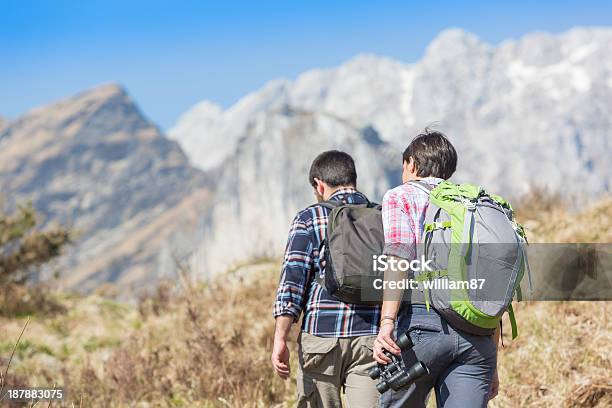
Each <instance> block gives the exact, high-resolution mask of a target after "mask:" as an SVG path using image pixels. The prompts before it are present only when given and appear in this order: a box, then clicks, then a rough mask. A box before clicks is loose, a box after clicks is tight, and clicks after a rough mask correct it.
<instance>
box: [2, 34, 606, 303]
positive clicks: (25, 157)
mask: <svg viewBox="0 0 612 408" xmlns="http://www.w3.org/2000/svg"><path fill="white" fill-rule="evenodd" d="M611 57H612V30H610V29H595V28H589V29H587V28H581V29H574V30H571V31H568V32H566V33H563V34H560V35H550V34H543V33H537V34H531V35H528V36H525V37H524V38H522V39H520V40H518V41H505V42H503V43H501V44H499V45H497V46H492V45H489V44H486V43H484V42H482V41H481V40H479V39H478V38H477V37H476V36H474V35H472V34H469V33H466V32H464V31H462V30H448V31H445V32H443V33H441V34H440V35H439V36H438V37H437V38H436V39H435V40H434V41H433V42H432V43H431V44H430V46H429V47H428V49H427V51H426V53H425V55H424V57H423V58H422V59H421V60H419V61H417V62H415V63H412V64H406V63H402V62H399V61H394V60H392V59H389V58H382V57H377V56H371V55H362V56H358V57H356V58H354V59H352V60H350V61H348V62H347V63H345V64H343V65H341V66H340V67H337V68H333V69H320V70H312V71H309V72H306V73H304V74H303V75H300V76H299V77H298V78H297V79H295V80H293V81H290V80H276V81H272V82H270V83H268V84H267V85H266V86H264V87H263V88H262V89H260V90H258V91H256V92H253V93H252V94H249V95H247V96H245V97H244V98H242V99H241V100H240V101H238V102H237V103H236V104H235V105H234V106H232V107H230V108H229V109H226V110H224V109H222V108H220V107H219V106H216V105H214V104H212V103H210V102H206V101H205V102H201V103H199V104H198V105H196V106H195V107H194V108H193V109H191V110H190V111H189V112H187V113H185V114H184V115H183V116H182V117H181V118H180V120H179V121H178V123H177V125H176V126H175V127H174V128H173V129H171V130H170V132H169V136H170V138H171V139H173V140H174V141H173V140H169V139H167V138H165V136H164V135H163V134H162V133H161V132H160V130H159V129H158V128H157V127H156V126H154V125H153V124H151V122H149V121H148V120H147V119H146V118H145V117H144V116H143V115H142V113H141V112H140V111H139V110H138V108H137V107H136V106H135V104H134V103H133V101H132V100H131V99H130V97H129V96H128V95H127V94H126V92H125V91H124V90H123V89H122V88H120V87H118V86H116V85H106V86H101V87H98V88H95V89H92V90H89V91H86V92H83V93H81V94H79V95H76V96H74V97H72V98H68V99H66V100H64V101H60V102H57V103H55V104H52V105H49V106H46V107H43V108H39V109H36V110H33V111H32V112H30V113H28V114H26V115H24V116H22V117H21V118H18V119H16V120H13V121H11V122H9V123H8V124H5V125H4V127H2V125H0V191H1V195H2V196H3V198H4V202H5V205H6V206H8V207H9V208H11V207H14V206H15V205H16V204H17V203H19V202H21V201H23V200H28V199H29V200H32V201H33V203H34V205H35V207H36V208H37V209H38V210H39V212H40V213H41V214H43V216H44V220H45V222H56V221H59V222H61V223H64V224H66V223H67V224H72V225H74V227H75V228H76V229H77V230H78V232H79V234H80V235H79V239H78V242H77V244H76V245H75V246H74V247H73V248H72V250H71V251H70V253H69V254H67V256H66V257H65V258H64V259H63V260H62V265H61V266H62V268H61V270H62V271H63V272H64V273H63V282H64V283H65V285H66V286H68V287H70V288H76V289H79V290H83V291H89V290H92V289H95V288H96V287H97V286H98V285H100V284H101V283H102V282H113V283H116V284H117V285H118V286H119V287H120V288H121V289H122V290H123V291H124V292H129V291H130V290H131V289H132V288H137V287H141V286H143V285H147V284H150V283H151V282H153V281H155V280H156V279H157V278H158V277H160V276H162V275H164V274H169V273H172V272H173V271H174V270H175V269H176V262H177V261H181V262H188V263H189V265H190V267H191V270H192V271H193V273H194V274H196V275H197V276H199V277H207V276H210V275H212V274H215V273H219V272H223V271H225V270H226V269H227V268H228V267H231V266H232V265H237V264H240V263H241V262H244V261H248V260H250V259H253V258H257V257H262V256H272V257H277V256H279V255H280V254H282V251H283V248H284V244H285V239H286V233H287V230H288V227H289V223H290V221H291V219H292V217H293V216H294V214H295V212H296V211H297V210H299V209H301V208H304V207H306V206H307V205H309V204H311V203H312V202H313V201H314V197H313V193H312V189H311V187H310V186H309V184H308V180H307V172H308V168H309V165H310V163H311V161H312V159H313V158H314V157H315V156H316V155H317V154H318V153H320V152H321V151H323V150H327V149H333V148H335V149H341V150H344V151H347V152H349V153H350V154H352V155H353V157H354V158H355V160H356V164H357V170H358V187H359V189H360V190H362V191H363V192H364V193H366V194H367V195H368V196H369V197H370V198H371V199H372V200H374V201H379V200H380V199H381V197H382V195H383V194H384V192H385V191H386V189H388V188H389V187H390V186H393V185H396V184H397V183H399V176H400V174H399V173H400V170H401V151H402V150H403V149H404V148H405V146H406V145H407V143H408V142H409V141H410V139H411V138H412V137H413V136H414V135H415V134H416V133H417V132H418V131H419V130H421V129H422V128H423V127H425V126H426V125H428V124H430V123H432V122H438V123H439V125H438V126H439V127H440V128H441V129H442V130H444V131H445V132H446V133H447V134H448V135H449V137H450V138H451V139H452V140H453V141H454V143H455V145H456V147H457V148H458V150H459V154H460V160H459V169H458V172H457V175H456V177H455V180H457V181H466V180H468V181H471V182H475V183H480V184H482V185H484V186H486V187H487V188H489V189H490V190H494V191H496V192H498V193H500V194H503V195H505V196H509V197H512V196H516V195H518V194H520V193H522V192H525V191H527V189H528V188H529V187H530V185H533V184H535V185H541V186H548V187H550V188H552V189H556V190H560V191H562V192H564V193H567V194H569V193H577V192H585V193H587V194H590V195H597V194H599V193H603V192H609V191H610V182H611V176H612V171H611V170H612V164H611V162H610V160H609V157H610V156H611V153H612V146H611V144H610V140H611V137H610V136H611V135H610V132H611V131H612V126H611V125H612V123H611V121H612V115H610V106H612V64H610V63H609V62H608V61H612V58H611ZM181 148H182V149H181ZM183 152H186V154H187V155H186V154H185V153H183ZM190 162H191V163H190Z"/></svg>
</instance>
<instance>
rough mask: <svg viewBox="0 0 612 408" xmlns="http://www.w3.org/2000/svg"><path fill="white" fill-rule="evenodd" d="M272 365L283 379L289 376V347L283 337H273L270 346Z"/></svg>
mask: <svg viewBox="0 0 612 408" xmlns="http://www.w3.org/2000/svg"><path fill="white" fill-rule="evenodd" d="M272 366H273V367H274V370H275V371H276V374H278V376H279V377H280V378H282V379H283V380H286V379H287V378H289V374H290V372H291V367H290V366H289V347H287V341H286V340H283V339H278V338H275V339H274V346H273V347H272Z"/></svg>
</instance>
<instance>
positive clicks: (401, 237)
mask: <svg viewBox="0 0 612 408" xmlns="http://www.w3.org/2000/svg"><path fill="white" fill-rule="evenodd" d="M422 180H423V181H425V182H426V183H428V184H431V185H432V186H436V185H438V184H439V183H440V182H441V181H442V179H439V178H435V177H427V178H424V179H422ZM428 205H429V196H428V195H427V194H426V193H425V192H424V191H422V190H419V188H418V187H415V186H414V185H412V184H410V183H405V184H402V185H400V186H397V187H395V188H393V189H391V190H389V191H387V193H386V194H385V196H384V198H383V202H382V217H383V229H384V232H385V246H384V249H383V253H384V254H385V255H393V256H397V257H399V258H404V259H410V260H411V259H414V258H416V253H417V243H419V242H420V240H421V236H422V235H423V224H424V223H425V211H426V210H427V206H428Z"/></svg>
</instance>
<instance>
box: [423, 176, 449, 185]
mask: <svg viewBox="0 0 612 408" xmlns="http://www.w3.org/2000/svg"><path fill="white" fill-rule="evenodd" d="M421 181H424V182H426V183H427V184H433V185H438V184H440V183H441V182H443V181H444V179H441V178H439V177H423V178H422V179H421Z"/></svg>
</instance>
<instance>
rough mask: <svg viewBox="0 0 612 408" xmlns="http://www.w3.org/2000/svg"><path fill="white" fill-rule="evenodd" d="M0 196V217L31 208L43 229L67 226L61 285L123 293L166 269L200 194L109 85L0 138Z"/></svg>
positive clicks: (32, 115) (178, 155)
mask: <svg viewBox="0 0 612 408" xmlns="http://www.w3.org/2000/svg"><path fill="white" fill-rule="evenodd" d="M0 191H1V192H2V193H1V194H2V196H3V199H4V204H5V205H6V206H7V207H8V208H9V209H10V208H14V207H15V205H16V204H17V203H20V202H23V201H26V200H31V201H32V203H33V204H34V206H35V208H36V209H37V210H38V212H39V213H40V214H41V215H42V217H43V223H48V222H60V223H62V224H64V225H71V226H73V227H74V229H75V230H76V231H77V233H78V236H79V238H78V240H77V243H76V245H75V246H74V247H73V248H72V249H71V250H70V252H69V254H68V255H67V256H66V257H65V259H64V260H63V262H62V268H61V269H62V270H63V271H65V273H64V274H63V282H64V283H65V284H66V285H67V286H69V287H71V288H77V289H80V290H84V291H86V290H91V289H93V288H95V287H96V286H97V285H99V284H100V283H101V282H114V283H116V284H117V285H118V286H119V287H120V288H121V289H123V290H127V289H128V288H131V287H137V286H139V285H143V284H146V283H150V282H151V281H152V280H154V279H155V278H156V277H158V276H159V275H160V274H161V273H163V272H164V271H167V270H169V269H171V266H172V256H174V255H176V256H183V255H184V254H183V253H182V252H181V251H186V250H187V251H188V250H189V245H187V244H185V241H187V242H190V239H185V238H184V237H185V236H186V235H185V234H187V235H189V234H191V233H192V231H193V228H194V227H193V225H194V220H195V219H196V218H197V217H198V215H199V212H200V211H199V210H198V211H196V209H198V208H199V207H198V206H200V205H203V203H205V202H206V200H207V196H208V190H207V181H206V178H205V176H204V174H203V173H202V172H201V171H199V170H196V169H194V168H192V167H191V166H190V165H189V164H188V160H187V158H186V157H185V155H184V153H183V152H182V150H181V149H180V147H179V146H178V144H177V143H176V142H173V141H170V140H168V139H166V138H165V137H164V136H163V135H162V134H161V133H160V131H159V129H157V127H155V126H154V125H152V124H151V122H149V121H148V120H147V119H146V118H145V117H144V116H143V115H142V113H141V112H140V111H139V110H138V108H137V107H136V106H135V104H134V103H133V101H132V100H131V99H130V97H129V96H128V95H127V94H126V92H125V91H124V90H123V89H122V88H121V87H119V86H117V85H113V84H111V85H105V86H100V87H98V88H95V89H92V90H89V91H86V92H83V93H81V94H78V95H76V96H74V97H71V98H68V99H66V100H63V101H60V102H57V103H54V104H52V105H49V106H45V107H42V108H39V109H35V110H33V111H31V112H29V113H27V114H26V115H24V116H22V117H20V118H18V119H16V120H14V121H12V122H10V123H9V124H8V125H7V126H6V127H5V128H4V129H3V130H1V131H0Z"/></svg>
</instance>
